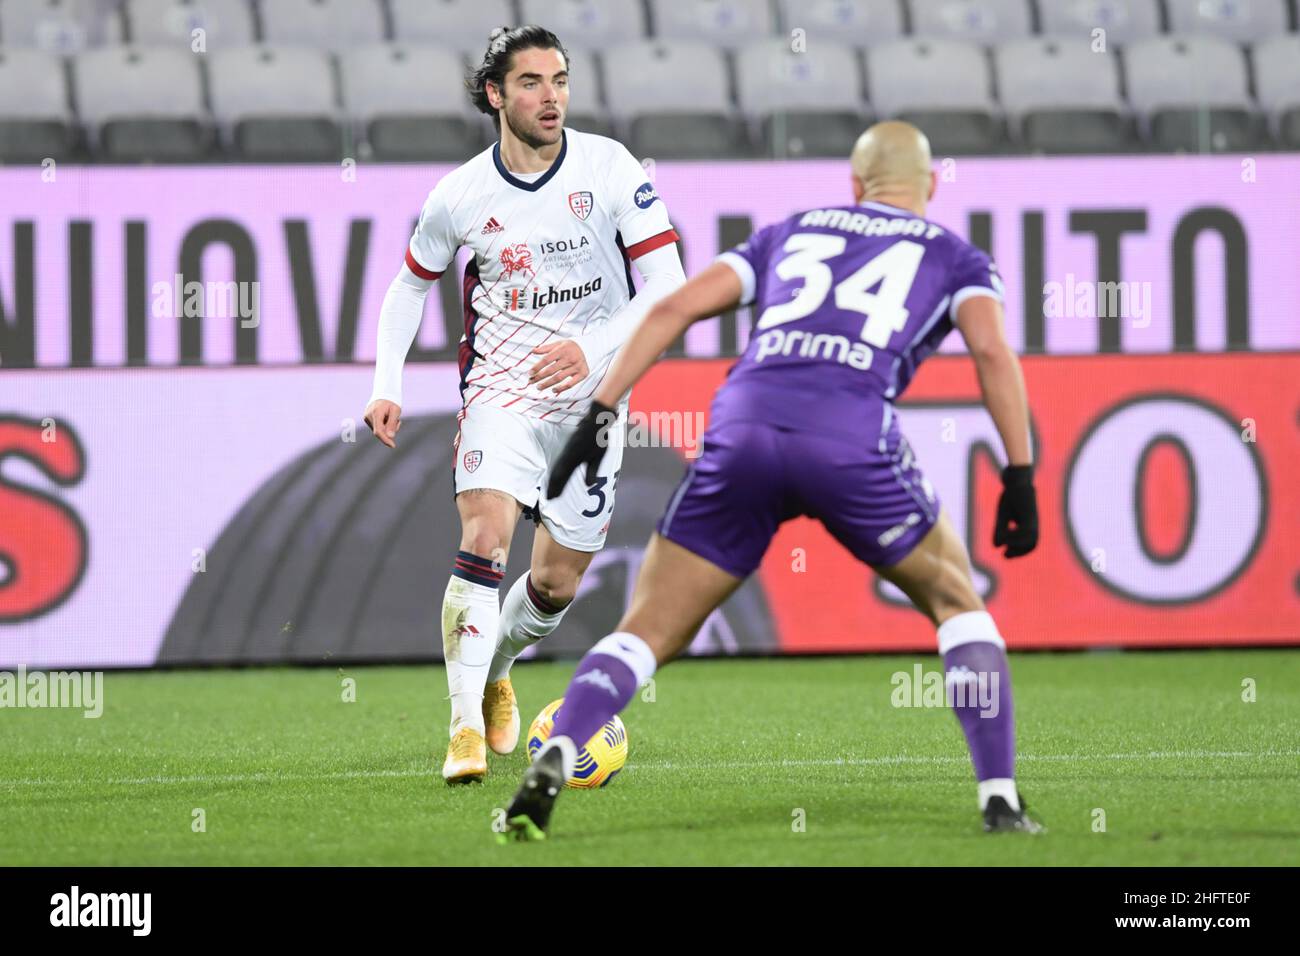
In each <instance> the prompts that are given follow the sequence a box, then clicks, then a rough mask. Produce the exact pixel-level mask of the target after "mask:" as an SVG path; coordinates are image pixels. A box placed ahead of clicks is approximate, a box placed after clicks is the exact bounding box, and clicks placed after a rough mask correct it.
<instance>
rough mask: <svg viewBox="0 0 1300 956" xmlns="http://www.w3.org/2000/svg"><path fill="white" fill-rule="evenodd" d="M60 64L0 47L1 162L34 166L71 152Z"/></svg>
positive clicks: (34, 52) (51, 58)
mask: <svg viewBox="0 0 1300 956" xmlns="http://www.w3.org/2000/svg"><path fill="white" fill-rule="evenodd" d="M70 120H71V111H70V110H69V109H68V89H67V82H66V80H65V77H64V71H63V61H62V60H60V59H59V57H57V56H55V55H54V54H53V53H45V52H44V51H41V50H24V49H3V48H0V162H5V163H39V162H40V161H41V160H43V159H46V158H47V157H48V158H52V159H63V158H64V157H66V156H68V155H69V154H70V153H71V152H72V148H73V143H74V131H73V128H72V126H71V124H70Z"/></svg>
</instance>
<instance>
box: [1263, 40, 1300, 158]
mask: <svg viewBox="0 0 1300 956" xmlns="http://www.w3.org/2000/svg"><path fill="white" fill-rule="evenodd" d="M1254 55H1255V90H1256V92H1257V93H1258V95H1259V104H1260V106H1262V107H1263V108H1264V109H1265V110H1266V111H1267V112H1268V114H1269V116H1270V117H1271V119H1272V122H1273V132H1274V135H1275V136H1276V137H1277V141H1278V143H1279V144H1280V145H1281V146H1282V147H1283V148H1285V149H1300V35H1298V34H1295V33H1291V34H1287V35H1286V36H1279V37H1273V39H1271V40H1265V41H1264V42H1263V43H1261V44H1259V45H1258V46H1256V47H1255V48H1254Z"/></svg>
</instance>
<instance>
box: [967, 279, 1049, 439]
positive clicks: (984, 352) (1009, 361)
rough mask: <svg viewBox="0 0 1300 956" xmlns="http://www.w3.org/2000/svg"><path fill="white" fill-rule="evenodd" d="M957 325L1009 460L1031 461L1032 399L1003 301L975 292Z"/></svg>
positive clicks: (968, 300)
mask: <svg viewBox="0 0 1300 956" xmlns="http://www.w3.org/2000/svg"><path fill="white" fill-rule="evenodd" d="M956 324H957V329H958V331H960V332H961V334H962V338H964V339H965V340H966V348H967V349H968V350H969V351H970V355H971V358H972V359H974V361H975V371H976V373H977V374H978V375H979V382H980V391H981V393H982V394H983V396H984V404H985V406H986V407H987V408H988V410H989V415H990V416H991V417H992V418H993V424H994V425H996V426H997V429H998V434H999V435H1001V436H1002V444H1003V446H1004V447H1005V448H1006V450H1007V461H1008V462H1009V463H1010V464H1012V465H1032V464H1033V463H1034V458H1033V449H1032V448H1031V446H1030V441H1029V400H1028V398H1027V396H1026V393H1025V379H1024V375H1023V374H1022V373H1021V370H1020V360H1019V358H1017V357H1016V353H1015V351H1014V350H1013V349H1012V348H1011V345H1010V344H1009V343H1008V342H1007V339H1006V335H1005V333H1004V331H1003V329H1004V326H1003V319H1002V305H1001V304H1000V303H999V302H998V301H997V300H996V299H993V298H991V297H989V296H984V295H981V296H974V297H972V298H969V299H967V300H966V301H965V302H963V303H962V304H961V305H959V306H958V307H957V323H956Z"/></svg>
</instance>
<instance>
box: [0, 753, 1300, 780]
mask: <svg viewBox="0 0 1300 956" xmlns="http://www.w3.org/2000/svg"><path fill="white" fill-rule="evenodd" d="M1263 757H1300V750H1258V751H1252V750H1155V751H1150V752H1147V753H1118V754H1018V755H1017V756H1016V760H1017V762H1020V763H1056V762H1062V761H1071V762H1087V761H1090V760H1093V761H1095V760H1205V759H1213V760H1240V759H1252V758H1263ZM969 762H970V757H967V756H961V757H956V756H953V757H915V756H908V755H906V754H899V755H895V756H888V757H843V758H838V759H831V760H824V759H823V760H751V761H723V762H719V763H678V762H672V761H666V762H652V763H636V762H633V763H630V764H628V769H629V770H690V771H695V772H698V771H708V770H745V769H769V770H770V769H773V768H777V767H876V766H894V765H906V764H914V765H927V764H928V765H934V764H951V763H960V764H965V763H969ZM432 776H435V772H434V770H433V768H431V767H429V768H421V769H408V770H342V771H338V772H335V773H310V774H295V773H232V774H195V775H192V776H184V777H164V776H155V777H119V778H115V779H110V780H93V779H85V778H78V779H76V780H50V779H30V778H29V779H25V780H0V789H3V788H5V787H76V786H89V785H95V786H115V787H117V786H131V787H148V786H168V785H172V784H180V783H210V784H212V783H215V784H220V783H310V782H314V781H318V780H373V779H383V778H397V779H400V778H405V777H432Z"/></svg>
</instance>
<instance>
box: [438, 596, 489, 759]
mask: <svg viewBox="0 0 1300 956" xmlns="http://www.w3.org/2000/svg"><path fill="white" fill-rule="evenodd" d="M497 600H498V598H497V589H496V588H492V587H488V586H487V585H484V584H475V583H474V582H473V581H466V580H465V579H464V578H458V577H455V576H453V577H452V579H451V580H450V581H449V582H447V593H446V594H445V595H444V597H443V599H442V652H443V657H444V658H445V660H446V663H447V692H448V694H449V696H450V697H451V734H452V735H453V736H455V734H456V731H458V730H460V729H461V728H463V727H473V728H474V729H475V730H477V731H478V732H479V733H480V734H481V733H484V727H483V688H484V687H485V686H486V684H487V668H488V662H489V661H491V660H492V648H493V644H494V638H495V636H496V633H497V619H498V618H499V617H500V616H501V608H500V606H499V605H498V604H497Z"/></svg>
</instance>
